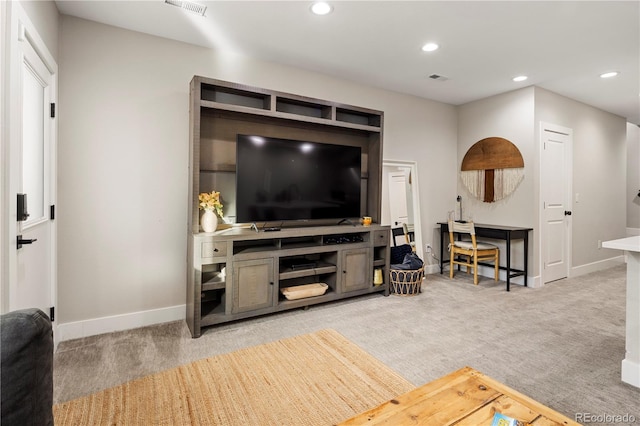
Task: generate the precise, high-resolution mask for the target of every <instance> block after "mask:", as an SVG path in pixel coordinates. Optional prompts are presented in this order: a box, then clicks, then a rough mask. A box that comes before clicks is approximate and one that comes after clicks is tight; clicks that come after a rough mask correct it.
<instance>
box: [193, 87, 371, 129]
mask: <svg viewBox="0 0 640 426" xmlns="http://www.w3.org/2000/svg"><path fill="white" fill-rule="evenodd" d="M194 83H195V84H194V85H192V87H195V88H197V87H200V107H202V108H213V109H219V110H226V111H233V112H243V113H250V114H256V115H263V116H270V117H277V118H283V119H293V120H298V121H305V122H309V123H317V124H325V125H331V126H336V127H344V128H349V129H356V130H364V131H368V132H382V122H383V112H382V111H375V110H371V109H367V108H361V107H355V106H349V105H344V104H338V103H335V102H330V101H325V100H320V99H312V98H307V97H304V96H297V95H292V94H287V93H280V92H275V91H271V90H265V89H260V88H255V87H249V86H244V85H240V84H237V83H230V82H227V81H222V80H214V79H210V78H206V77H199V76H195V77H194ZM198 83H200V84H198Z"/></svg>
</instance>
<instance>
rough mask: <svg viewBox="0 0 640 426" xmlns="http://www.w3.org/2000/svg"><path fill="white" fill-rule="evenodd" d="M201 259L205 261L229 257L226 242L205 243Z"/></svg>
mask: <svg viewBox="0 0 640 426" xmlns="http://www.w3.org/2000/svg"><path fill="white" fill-rule="evenodd" d="M200 257H201V258H203V259H205V258H206V259H209V258H215V257H227V242H226V241H205V242H203V243H202V246H201V249H200Z"/></svg>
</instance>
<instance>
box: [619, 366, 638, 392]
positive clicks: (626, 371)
mask: <svg viewBox="0 0 640 426" xmlns="http://www.w3.org/2000/svg"><path fill="white" fill-rule="evenodd" d="M622 381H623V382H626V383H629V384H630V385H633V386H635V387H637V388H640V364H638V363H637V362H633V361H631V360H629V359H623V360H622Z"/></svg>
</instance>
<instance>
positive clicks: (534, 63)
mask: <svg viewBox="0 0 640 426" xmlns="http://www.w3.org/2000/svg"><path fill="white" fill-rule="evenodd" d="M195 2H196V3H199V4H201V5H204V6H206V7H207V9H206V12H205V16H204V17H203V16H199V15H196V14H194V13H192V12H187V11H185V10H183V9H180V8H178V7H175V6H171V5H168V4H165V2H164V0H146V1H98V0H85V1H77V0H73V1H65V0H59V1H56V4H57V6H58V9H59V11H60V13H62V14H66V15H72V16H77V17H80V18H84V19H88V20H92V21H97V22H101V23H105V24H109V25H113V26H117V27H121V28H126V29H130V30H134V31H139V32H143V33H147V34H152V35H156V36H160V37H165V38H169V39H173V40H178V41H182V42H186V43H191V44H195V45H199V46H205V47H210V48H214V49H224V50H232V51H234V52H236V53H239V54H244V55H247V56H250V57H254V58H257V59H262V60H265V61H270V62H276V63H281V64H285V65H290V66H293V67H297V68H302V69H308V70H312V71H314V72H319V73H323V74H328V75H332V76H336V77H339V78H342V79H347V80H352V81H355V82H358V83H362V84H366V85H370V86H375V87H380V88H384V89H388V90H393V91H397V92H402V93H409V94H412V95H415V96H420V97H424V98H428V99H432V100H436V101H440V102H445V103H448V104H453V105H461V104H465V103H467V102H471V101H474V100H477V99H482V98H486V97H488V96H492V95H496V94H500V93H504V92H508V91H511V90H515V89H519V88H522V87H526V86H530V85H535V86H538V87H542V88H544V89H548V90H550V91H552V92H555V93H558V94H560V95H563V96H566V97H569V98H572V99H575V100H577V101H580V102H584V103H586V104H589V105H593V106H595V107H597V108H600V109H603V110H605V111H609V112H611V113H614V114H617V115H619V116H622V117H625V118H626V119H627V120H628V121H629V122H632V123H635V124H638V125H640V96H639V95H640V1H619V2H616V1H574V2H568V1H567V2H565V1H509V2H507V1H496V2H488V1H487V2H485V1H333V2H331V4H332V6H333V12H332V13H330V14H329V15H325V16H316V15H313V14H312V13H311V12H310V10H309V8H310V5H311V2H310V1H291V0H290V1H264V0H263V1H237V0H236V1H202V0H195ZM428 41H433V42H436V43H438V44H439V45H440V49H438V50H436V51H435V52H423V51H422V50H421V47H422V45H423V44H424V43H426V42H428ZM607 71H618V72H619V73H620V74H619V75H618V76H617V77H614V78H610V79H602V78H600V77H599V75H600V74H602V73H604V72H607ZM433 74H437V75H440V76H444V77H446V79H432V78H430V77H429V76H430V75H433ZM518 75H527V76H528V77H529V78H528V80H526V81H524V82H520V83H515V82H513V81H512V78H513V77H515V76H518Z"/></svg>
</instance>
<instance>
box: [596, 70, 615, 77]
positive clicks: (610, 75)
mask: <svg viewBox="0 0 640 426" xmlns="http://www.w3.org/2000/svg"><path fill="white" fill-rule="evenodd" d="M617 75H618V71H611V72H605V73H604V74H600V78H611V77H615V76H617Z"/></svg>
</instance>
